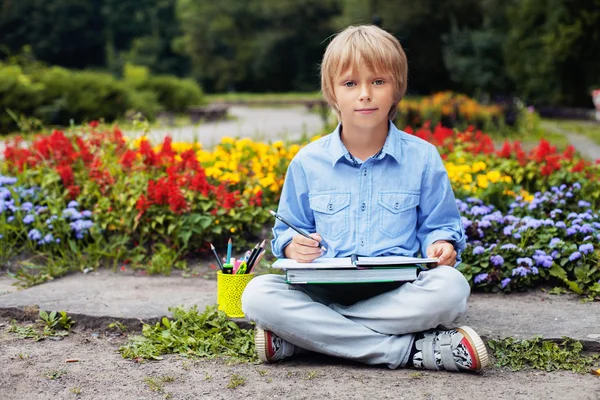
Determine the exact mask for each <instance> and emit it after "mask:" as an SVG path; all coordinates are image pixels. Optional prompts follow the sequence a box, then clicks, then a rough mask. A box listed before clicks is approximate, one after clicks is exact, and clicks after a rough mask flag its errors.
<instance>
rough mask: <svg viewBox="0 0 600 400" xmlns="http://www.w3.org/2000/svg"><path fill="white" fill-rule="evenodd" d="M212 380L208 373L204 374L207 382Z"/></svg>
mask: <svg viewBox="0 0 600 400" xmlns="http://www.w3.org/2000/svg"><path fill="white" fill-rule="evenodd" d="M211 379H212V375H209V374H208V372H205V373H204V380H205V381H210V380H211Z"/></svg>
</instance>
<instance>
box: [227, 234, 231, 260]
mask: <svg viewBox="0 0 600 400" xmlns="http://www.w3.org/2000/svg"><path fill="white" fill-rule="evenodd" d="M226 260H227V263H229V261H231V238H229V242H227V258H226Z"/></svg>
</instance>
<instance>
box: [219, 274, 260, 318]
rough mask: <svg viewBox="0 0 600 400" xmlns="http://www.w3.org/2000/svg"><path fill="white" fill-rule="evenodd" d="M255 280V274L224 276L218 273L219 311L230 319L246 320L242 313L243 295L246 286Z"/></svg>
mask: <svg viewBox="0 0 600 400" xmlns="http://www.w3.org/2000/svg"><path fill="white" fill-rule="evenodd" d="M252 278H254V274H239V275H236V274H233V275H229V274H224V273H223V272H222V271H217V303H218V304H219V310H221V311H224V312H225V314H227V316H228V317H231V318H244V312H243V311H242V293H244V289H246V285H247V284H248V282H250V281H251V280H252Z"/></svg>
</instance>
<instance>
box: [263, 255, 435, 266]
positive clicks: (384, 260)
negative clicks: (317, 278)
mask: <svg viewBox="0 0 600 400" xmlns="http://www.w3.org/2000/svg"><path fill="white" fill-rule="evenodd" d="M438 261H439V259H437V258H419V257H404V256H388V257H362V256H352V257H342V258H325V257H320V258H317V259H316V260H314V261H313V262H311V263H299V262H297V261H295V260H292V259H289V258H281V259H279V260H277V261H275V263H273V268H280V269H347V268H356V267H370V268H373V267H380V268H382V267H398V266H402V265H415V264H425V265H426V264H435V263H437V262H438Z"/></svg>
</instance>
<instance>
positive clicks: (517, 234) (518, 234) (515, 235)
mask: <svg viewBox="0 0 600 400" xmlns="http://www.w3.org/2000/svg"><path fill="white" fill-rule="evenodd" d="M513 237H514V238H515V239H521V234H520V233H515V234H514V235H513Z"/></svg>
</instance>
